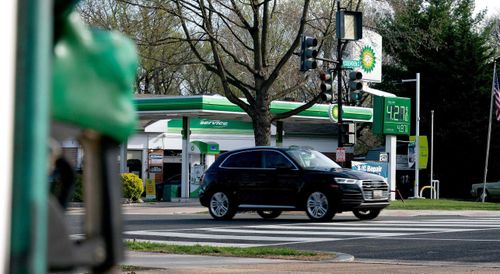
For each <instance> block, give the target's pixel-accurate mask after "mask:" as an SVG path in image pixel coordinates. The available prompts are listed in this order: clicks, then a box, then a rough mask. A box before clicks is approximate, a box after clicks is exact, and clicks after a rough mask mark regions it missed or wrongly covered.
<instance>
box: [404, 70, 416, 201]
mask: <svg viewBox="0 0 500 274" xmlns="http://www.w3.org/2000/svg"><path fill="white" fill-rule="evenodd" d="M408 82H416V84H417V87H416V92H417V99H416V100H417V102H416V108H417V109H416V114H415V121H416V122H415V185H414V187H413V196H414V197H415V198H418V197H419V194H418V188H419V180H418V176H419V164H420V163H419V162H420V73H419V72H417V76H416V78H415V79H405V80H401V83H408Z"/></svg>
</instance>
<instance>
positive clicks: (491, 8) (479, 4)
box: [476, 0, 500, 16]
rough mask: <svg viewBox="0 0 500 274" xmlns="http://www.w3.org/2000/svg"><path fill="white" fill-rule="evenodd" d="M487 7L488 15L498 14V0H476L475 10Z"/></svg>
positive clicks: (499, 10) (499, 5) (499, 2)
mask: <svg viewBox="0 0 500 274" xmlns="http://www.w3.org/2000/svg"><path fill="white" fill-rule="evenodd" d="M485 8H488V16H491V15H500V1H499V0H476V11H479V10H483V9H485Z"/></svg>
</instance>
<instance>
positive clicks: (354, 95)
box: [349, 71, 363, 102]
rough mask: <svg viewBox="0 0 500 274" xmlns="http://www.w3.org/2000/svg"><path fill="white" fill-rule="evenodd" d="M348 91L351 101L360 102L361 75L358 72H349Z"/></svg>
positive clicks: (361, 89)
mask: <svg viewBox="0 0 500 274" xmlns="http://www.w3.org/2000/svg"><path fill="white" fill-rule="evenodd" d="M349 89H350V95H351V100H352V101H354V102H359V101H360V100H361V97H362V94H361V92H362V91H363V73H361V72H359V71H351V72H349Z"/></svg>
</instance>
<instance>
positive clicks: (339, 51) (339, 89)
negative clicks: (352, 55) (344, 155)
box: [337, 0, 343, 147]
mask: <svg viewBox="0 0 500 274" xmlns="http://www.w3.org/2000/svg"><path fill="white" fill-rule="evenodd" d="M337 14H340V0H337ZM337 27H338V26H337ZM337 61H338V63H337V104H338V106H339V108H338V112H339V113H337V115H338V124H337V125H338V138H337V139H338V145H337V147H342V146H343V144H342V40H341V39H340V38H338V39H337Z"/></svg>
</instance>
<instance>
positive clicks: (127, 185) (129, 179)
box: [121, 173, 144, 201]
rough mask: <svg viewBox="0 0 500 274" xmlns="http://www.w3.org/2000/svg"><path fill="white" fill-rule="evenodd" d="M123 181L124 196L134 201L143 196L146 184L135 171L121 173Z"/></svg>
mask: <svg viewBox="0 0 500 274" xmlns="http://www.w3.org/2000/svg"><path fill="white" fill-rule="evenodd" d="M121 181H122V185H123V197H125V198H129V199H131V200H132V201H137V200H139V198H141V194H142V192H143V191H144V186H143V185H142V180H141V178H139V176H137V175H135V174H133V173H123V174H122V175H121Z"/></svg>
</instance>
